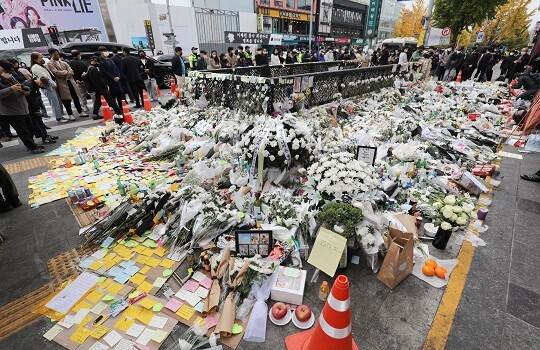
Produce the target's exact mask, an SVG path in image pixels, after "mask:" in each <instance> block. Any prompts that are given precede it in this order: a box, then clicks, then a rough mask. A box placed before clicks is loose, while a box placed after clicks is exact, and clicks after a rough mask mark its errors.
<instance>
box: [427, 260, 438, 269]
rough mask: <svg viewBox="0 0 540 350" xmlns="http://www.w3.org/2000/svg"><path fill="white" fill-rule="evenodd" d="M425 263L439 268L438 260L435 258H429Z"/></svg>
mask: <svg viewBox="0 0 540 350" xmlns="http://www.w3.org/2000/svg"><path fill="white" fill-rule="evenodd" d="M424 265H426V266H431V267H433V269H436V268H437V266H438V265H437V262H436V261H435V260H432V259H427V260H426V262H425V263H424Z"/></svg>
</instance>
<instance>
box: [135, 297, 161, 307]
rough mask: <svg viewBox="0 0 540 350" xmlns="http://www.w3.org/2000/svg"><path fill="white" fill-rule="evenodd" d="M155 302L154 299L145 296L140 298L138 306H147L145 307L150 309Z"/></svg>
mask: <svg viewBox="0 0 540 350" xmlns="http://www.w3.org/2000/svg"><path fill="white" fill-rule="evenodd" d="M156 303H157V301H155V300H154V299H151V298H149V297H146V298H144V299H142V300H141V301H139V306H142V307H144V308H147V309H151V308H153V307H154V305H155V304H156Z"/></svg>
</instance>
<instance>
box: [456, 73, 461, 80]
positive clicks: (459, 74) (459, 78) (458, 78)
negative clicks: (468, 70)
mask: <svg viewBox="0 0 540 350" xmlns="http://www.w3.org/2000/svg"><path fill="white" fill-rule="evenodd" d="M456 83H461V71H459V73H458V75H457V77H456Z"/></svg>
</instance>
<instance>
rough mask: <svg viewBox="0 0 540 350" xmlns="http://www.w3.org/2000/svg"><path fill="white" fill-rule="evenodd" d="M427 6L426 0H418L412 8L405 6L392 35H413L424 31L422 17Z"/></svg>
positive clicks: (394, 36)
mask: <svg viewBox="0 0 540 350" xmlns="http://www.w3.org/2000/svg"><path fill="white" fill-rule="evenodd" d="M426 9H427V6H426V4H425V2H424V0H416V1H415V2H414V4H413V6H412V8H411V9H407V8H403V9H402V10H401V13H400V14H399V18H398V20H397V22H396V25H395V26H394V32H393V33H392V37H393V38H396V37H412V36H414V34H420V32H421V31H422V28H423V26H422V17H424V15H425V13H426Z"/></svg>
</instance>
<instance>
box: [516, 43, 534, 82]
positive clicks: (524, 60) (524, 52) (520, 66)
mask: <svg viewBox="0 0 540 350" xmlns="http://www.w3.org/2000/svg"><path fill="white" fill-rule="evenodd" d="M530 60H531V55H529V48H528V47H526V46H525V47H524V48H522V49H521V55H520V56H519V58H518V59H517V60H515V61H514V63H515V66H514V71H513V72H512V73H513V74H512V75H515V74H516V73H521V72H523V70H524V69H525V66H526V65H528V64H529V61H530Z"/></svg>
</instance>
